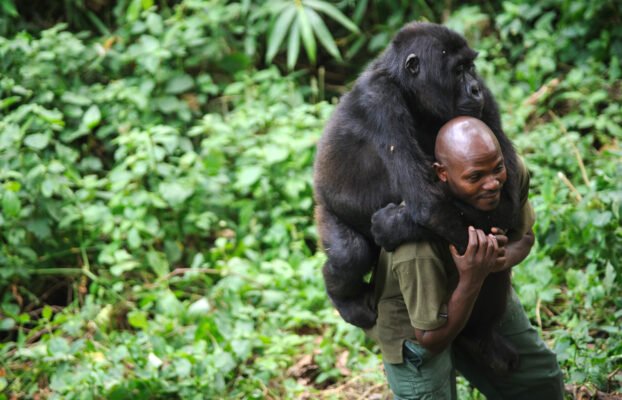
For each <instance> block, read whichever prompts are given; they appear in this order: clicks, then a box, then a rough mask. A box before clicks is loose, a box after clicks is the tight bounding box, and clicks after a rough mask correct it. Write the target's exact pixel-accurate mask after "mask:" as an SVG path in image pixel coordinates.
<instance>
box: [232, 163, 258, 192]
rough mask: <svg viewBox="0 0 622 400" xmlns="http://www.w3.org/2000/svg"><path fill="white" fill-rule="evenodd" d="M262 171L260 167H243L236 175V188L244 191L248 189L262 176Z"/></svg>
mask: <svg viewBox="0 0 622 400" xmlns="http://www.w3.org/2000/svg"><path fill="white" fill-rule="evenodd" d="M263 171H264V170H263V168H262V167H260V166H250V167H245V168H244V169H242V171H241V172H240V173H239V174H238V181H237V182H236V186H237V187H238V188H244V189H245V188H249V187H250V186H252V185H253V184H254V183H255V182H257V181H258V180H259V178H260V177H261V175H262V174H263Z"/></svg>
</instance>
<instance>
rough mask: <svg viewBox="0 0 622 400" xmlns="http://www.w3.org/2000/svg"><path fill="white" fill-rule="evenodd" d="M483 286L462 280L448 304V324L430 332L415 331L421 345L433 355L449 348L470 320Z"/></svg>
mask: <svg viewBox="0 0 622 400" xmlns="http://www.w3.org/2000/svg"><path fill="white" fill-rule="evenodd" d="M481 285H482V284H481V282H480V283H479V284H476V283H469V282H466V281H464V280H461V281H460V282H459V283H458V286H457V287H456V289H455V290H454V291H453V293H452V295H451V298H450V299H449V303H448V304H447V308H448V311H447V323H445V325H443V326H442V327H440V328H437V329H434V330H430V331H423V330H419V329H415V337H416V338H417V341H418V342H419V344H420V345H422V346H423V347H425V348H426V349H427V350H429V351H431V352H433V353H440V352H441V351H443V350H444V349H445V348H446V347H447V346H449V345H450V344H451V342H452V341H453V340H454V339H455V338H456V336H458V334H459V333H460V331H462V329H463V328H464V326H465V325H466V323H467V321H468V320H469V318H470V316H471V311H473V306H474V305H475V300H477V295H478V294H479V291H480V289H481Z"/></svg>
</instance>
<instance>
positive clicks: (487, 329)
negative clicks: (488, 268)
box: [458, 270, 519, 375]
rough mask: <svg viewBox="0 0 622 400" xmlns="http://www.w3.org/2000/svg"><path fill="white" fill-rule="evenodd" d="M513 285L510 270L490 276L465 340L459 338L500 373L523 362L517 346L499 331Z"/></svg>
mask: <svg viewBox="0 0 622 400" xmlns="http://www.w3.org/2000/svg"><path fill="white" fill-rule="evenodd" d="M510 287H511V276H510V271H509V270H505V271H501V272H496V273H493V274H490V275H488V276H487V277H486V279H485V280H484V283H483V285H482V288H481V290H480V292H479V295H478V297H477V301H476V302H475V305H474V306H473V311H472V312H471V317H470V318H469V321H468V322H467V325H466V326H465V328H464V329H463V331H462V333H461V335H460V336H459V338H461V339H462V340H459V341H458V343H459V345H461V346H462V347H464V349H465V350H466V351H468V352H469V353H471V355H472V357H473V358H474V359H475V360H478V361H479V362H480V363H481V364H483V365H487V366H488V367H490V368H491V369H492V370H493V371H494V372H495V373H497V374H499V375H506V374H508V373H509V372H512V371H513V370H515V369H516V368H518V364H519V359H518V353H517V351H516V349H515V348H514V347H513V346H512V344H511V343H510V342H509V340H508V339H506V338H505V337H503V336H501V335H500V334H499V333H498V332H497V323H498V322H499V321H500V320H501V319H502V317H503V314H504V313H505V310H506V306H507V301H508V296H509V293H510V292H511V289H510Z"/></svg>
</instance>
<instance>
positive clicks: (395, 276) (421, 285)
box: [367, 166, 563, 400]
mask: <svg viewBox="0 0 622 400" xmlns="http://www.w3.org/2000/svg"><path fill="white" fill-rule="evenodd" d="M520 177H521V179H520V187H521V206H522V209H521V223H520V224H519V229H517V230H515V231H514V232H509V233H508V237H509V239H510V241H514V240H518V239H520V238H521V237H522V236H523V235H524V234H525V233H526V232H528V231H529V230H530V229H531V227H532V226H533V222H534V212H533V209H532V208H531V205H530V204H529V201H528V200H527V194H528V190H529V176H528V174H527V171H526V168H525V167H524V166H523V168H522V170H521V174H520ZM373 280H374V285H375V297H376V305H377V308H378V319H377V321H376V325H375V326H374V327H372V328H371V329H370V330H368V331H367V333H368V334H369V336H370V337H372V338H373V339H375V340H376V341H377V342H378V344H379V346H380V350H381V352H382V357H383V362H384V365H385V371H386V374H387V379H388V381H389V385H390V387H391V390H392V391H393V392H394V394H395V399H396V400H397V399H433V400H436V399H455V373H454V371H455V369H457V370H458V371H460V373H461V374H462V375H463V376H465V377H466V378H467V379H468V380H469V381H470V382H471V383H472V384H473V385H474V386H476V387H477V388H478V389H479V390H480V391H481V392H482V393H483V394H484V395H486V396H487V397H488V398H489V399H529V400H537V399H543V400H545V399H546V400H550V399H562V398H563V383H562V379H561V377H562V375H561V371H560V369H559V366H558V364H557V360H556V357H555V354H554V353H553V352H551V350H549V349H548V348H547V347H546V345H545V344H544V342H543V341H542V339H541V338H540V337H539V336H538V334H537V331H536V330H535V329H534V328H533V327H532V326H531V324H530V323H529V320H528V319H527V316H526V315H525V312H524V310H523V308H522V305H521V304H520V301H519V300H518V298H517V297H516V294H515V293H514V292H512V295H511V296H508V305H507V309H506V313H505V314H504V317H503V318H502V321H501V322H500V324H499V326H498V327H497V331H498V332H499V333H500V334H501V335H503V336H505V337H506V338H507V339H508V340H509V341H510V342H512V343H513V344H514V346H515V348H516V349H517V350H518V353H519V357H520V365H519V368H518V370H517V371H514V372H512V373H511V374H509V375H508V376H505V377H499V376H497V375H495V374H494V373H492V371H490V370H488V369H487V368H483V367H479V366H478V364H477V363H476V362H475V361H473V360H470V359H469V357H468V353H467V352H465V351H461V350H460V349H459V348H458V346H457V345H456V344H455V343H454V344H453V345H452V346H450V347H448V348H447V349H445V350H444V351H442V352H441V353H439V354H436V355H433V354H431V353H430V352H429V351H427V350H426V349H425V348H423V347H422V346H420V345H419V344H417V340H416V337H415V328H417V329H420V330H434V329H437V328H439V327H441V326H442V325H443V324H444V323H445V322H446V320H447V303H448V301H449V298H450V297H451V294H452V292H453V290H454V288H455V287H456V284H457V281H458V272H457V270H456V266H455V264H454V262H453V259H452V257H451V254H450V252H449V247H448V244H447V243H446V242H444V241H436V242H413V243H407V244H404V245H402V246H400V247H399V248H397V249H396V251H395V252H393V253H386V252H384V251H383V252H382V253H381V255H380V259H379V263H378V267H377V268H376V271H375V273H374V278H373Z"/></svg>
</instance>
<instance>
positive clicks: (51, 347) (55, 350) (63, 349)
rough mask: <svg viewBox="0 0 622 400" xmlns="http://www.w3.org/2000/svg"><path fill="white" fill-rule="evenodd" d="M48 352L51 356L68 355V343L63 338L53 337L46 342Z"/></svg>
mask: <svg viewBox="0 0 622 400" xmlns="http://www.w3.org/2000/svg"><path fill="white" fill-rule="evenodd" d="M48 351H49V352H50V354H52V355H69V352H70V347H69V342H67V339H65V338H64V337H53V338H52V339H50V341H49V342H48Z"/></svg>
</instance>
